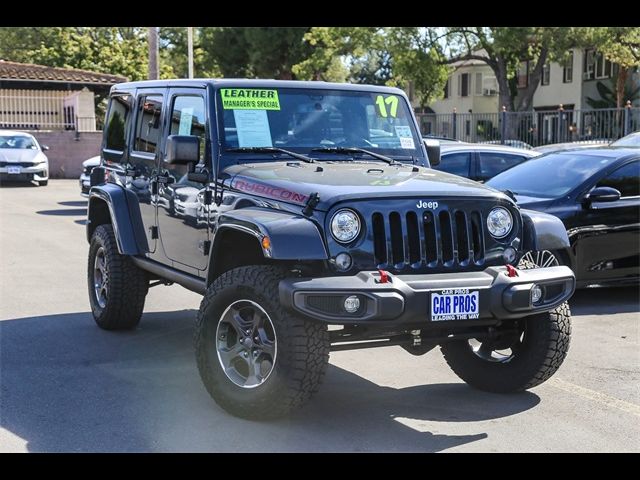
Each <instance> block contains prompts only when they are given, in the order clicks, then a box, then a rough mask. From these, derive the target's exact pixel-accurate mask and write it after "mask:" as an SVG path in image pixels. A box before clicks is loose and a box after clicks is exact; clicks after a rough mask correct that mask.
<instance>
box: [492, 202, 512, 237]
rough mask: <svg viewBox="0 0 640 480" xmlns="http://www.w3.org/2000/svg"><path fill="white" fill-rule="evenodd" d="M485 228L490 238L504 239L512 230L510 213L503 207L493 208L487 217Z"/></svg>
mask: <svg viewBox="0 0 640 480" xmlns="http://www.w3.org/2000/svg"><path fill="white" fill-rule="evenodd" d="M487 228H488V229H489V233H490V234H491V236H493V237H495V238H504V237H506V236H507V235H509V233H511V230H512V229H513V216H512V215H511V212H510V211H509V210H507V209H506V208H504V207H496V208H494V209H493V210H491V211H490V212H489V215H488V216H487Z"/></svg>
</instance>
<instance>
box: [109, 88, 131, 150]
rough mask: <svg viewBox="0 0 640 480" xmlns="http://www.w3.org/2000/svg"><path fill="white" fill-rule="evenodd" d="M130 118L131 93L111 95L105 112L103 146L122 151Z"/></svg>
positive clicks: (124, 147)
mask: <svg viewBox="0 0 640 480" xmlns="http://www.w3.org/2000/svg"><path fill="white" fill-rule="evenodd" d="M130 118H131V95H115V96H113V97H111V103H110V106H109V112H108V114H107V120H106V122H105V125H106V129H107V131H106V137H105V138H106V139H105V148H106V149H108V150H116V151H118V152H123V151H124V150H125V149H126V139H127V137H126V132H127V130H128V127H129V121H130Z"/></svg>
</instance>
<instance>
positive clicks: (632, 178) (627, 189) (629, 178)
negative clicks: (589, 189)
mask: <svg viewBox="0 0 640 480" xmlns="http://www.w3.org/2000/svg"><path fill="white" fill-rule="evenodd" d="M597 186H598V187H611V188H615V189H616V190H618V191H619V192H620V196H621V197H636V196H638V195H640V162H633V163H629V164H627V165H625V166H623V167H620V168H618V169H617V170H615V171H614V172H612V173H610V174H609V175H607V177H606V178H605V179H603V180H600V181H599V182H598V185H597Z"/></svg>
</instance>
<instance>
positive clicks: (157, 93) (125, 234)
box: [86, 79, 575, 418]
mask: <svg viewBox="0 0 640 480" xmlns="http://www.w3.org/2000/svg"><path fill="white" fill-rule="evenodd" d="M131 117H134V118H133V119H131ZM123 119H131V121H129V120H127V121H126V122H123ZM163 119H164V121H162V120H163ZM105 123H106V126H105V129H104V144H103V149H102V158H103V162H102V164H101V165H100V166H99V167H95V168H96V170H94V172H93V174H92V175H91V179H92V183H93V182H94V181H95V182H96V183H98V181H99V180H103V181H102V182H100V183H99V184H96V185H93V186H92V187H91V190H90V192H89V195H90V198H89V205H88V209H87V217H88V218H87V220H88V222H87V224H86V225H87V231H86V233H87V240H88V241H89V243H90V247H89V251H88V270H87V281H88V287H89V288H88V294H89V301H90V304H91V311H92V313H93V318H94V320H95V322H96V323H97V325H98V326H99V327H101V328H103V329H106V330H119V329H133V328H135V327H136V325H137V324H138V322H139V321H140V319H141V317H142V312H143V309H144V303H145V299H146V296H147V292H148V289H149V288H150V287H155V286H160V285H166V284H170V283H177V284H179V285H182V286H183V287H186V288H188V289H190V290H192V291H194V292H197V293H199V294H200V295H202V296H203V297H204V298H203V300H202V302H201V304H200V310H199V313H198V317H197V320H196V322H195V325H194V330H195V332H194V346H195V350H196V360H197V364H198V369H199V372H200V377H201V379H202V381H203V383H204V385H205V387H206V389H207V391H208V392H209V394H210V395H211V396H212V397H213V399H214V400H215V401H216V402H218V404H219V405H220V406H221V407H222V408H224V409H226V410H227V411H229V412H231V413H232V414H234V415H238V416H240V417H246V418H270V417H276V416H282V415H285V414H287V413H288V412H289V411H290V410H291V409H293V408H295V407H298V406H300V405H302V404H303V403H304V402H306V401H307V400H308V399H309V398H310V397H311V395H312V394H313V393H314V392H315V391H316V390H317V388H318V386H319V384H320V382H321V380H322V378H323V375H324V372H325V369H326V368H327V364H328V361H329V352H330V351H331V350H334V351H337V350H353V349H358V348H372V347H381V346H388V345H399V346H402V347H403V348H404V349H405V350H407V351H408V352H409V353H410V354H413V355H423V354H426V353H427V352H429V351H430V350H432V349H433V348H435V347H436V346H438V345H440V346H441V347H440V348H441V351H442V352H443V354H444V357H445V359H446V361H447V363H448V364H449V365H450V366H451V368H452V369H453V371H454V372H455V373H456V374H457V375H458V376H459V377H460V378H462V379H463V380H464V381H466V382H468V383H469V384H470V385H473V386H474V387H476V388H479V389H483V390H487V391H491V392H498V393H510V392H518V391H523V390H527V389H529V388H532V387H535V386H536V385H539V384H540V383H542V382H544V381H545V380H547V379H548V378H550V377H551V376H552V375H553V374H554V373H555V372H556V371H557V369H558V368H559V367H560V365H561V364H562V362H563V360H564V358H565V356H566V354H567V349H568V346H569V337H570V330H571V320H570V312H569V308H568V305H567V304H566V300H567V299H568V298H569V297H570V296H571V295H572V293H573V291H574V284H575V280H574V275H573V273H572V272H571V269H569V268H567V267H563V266H559V267H555V268H537V269H536V268H532V269H530V270H529V269H521V270H516V269H514V268H513V267H512V266H511V265H508V264H511V263H515V262H516V261H517V260H518V258H519V257H520V256H521V255H522V254H524V253H525V252H526V251H527V250H530V249H531V248H532V247H533V245H545V246H546V248H550V247H551V246H553V245H565V247H567V248H568V247H569V240H568V238H567V233H566V231H565V229H564V226H563V225H562V222H560V220H558V219H557V218H554V217H552V216H550V215H545V214H542V213H539V212H526V213H524V214H523V213H521V211H520V210H519V209H518V207H517V205H516V204H515V202H514V201H513V200H512V199H511V198H509V196H507V195H506V194H504V193H501V192H498V191H496V190H494V189H492V188H488V187H486V186H484V185H481V184H479V183H477V182H474V181H472V180H469V179H466V178H461V177H458V176H455V175H450V174H447V173H444V172H438V171H434V170H432V169H430V168H429V165H430V163H434V164H436V163H438V161H439V154H438V153H437V150H436V147H437V145H436V146H434V147H433V148H432V147H431V146H429V145H427V144H426V142H427V140H425V141H424V142H423V141H422V139H421V137H420V135H419V130H418V123H417V121H416V119H415V116H414V115H413V111H412V109H411V104H410V103H409V99H408V98H407V96H406V94H405V93H404V92H403V91H402V90H399V89H396V88H390V87H382V86H374V85H349V84H344V83H341V84H332V83H324V82H291V81H282V80H238V79H223V80H202V79H199V80H163V81H145V82H133V83H124V84H119V85H115V86H113V87H112V88H111V93H110V99H109V106H108V110H107V116H106V121H105ZM123 125H124V128H123ZM372 126H375V128H372ZM125 139H131V141H130V142H126V141H125ZM98 173H102V174H106V175H98ZM184 175H186V178H187V180H188V181H189V182H193V183H195V184H196V185H197V188H196V187H188V186H185V187H183V188H182V189H175V188H173V189H172V188H171V187H172V186H173V185H175V184H177V183H179V179H180V178H181V177H182V176H184ZM187 188H189V189H191V188H193V189H192V190H189V191H187V192H186V193H185V195H184V196H181V190H186V189H187ZM167 190H172V191H171V192H168V191H167ZM196 191H197V192H198V193H197V194H195V192H196ZM160 198H164V199H165V201H164V204H160V203H159V201H158V199H160ZM172 198H173V203H174V205H175V213H176V216H179V217H183V218H185V220H186V218H190V219H193V218H194V216H195V217H196V221H193V220H189V221H188V222H187V221H179V218H174V217H172V216H171V215H170V214H169V215H167V214H164V213H163V211H162V210H163V209H166V208H169V209H171V199H172ZM169 212H170V210H169ZM187 216H188V217H187ZM203 227H204V228H203ZM530 266H533V267H535V266H534V265H530ZM167 294H168V295H170V294H171V292H167ZM329 325H336V326H339V327H341V328H337V329H333V328H332V329H329V328H328V327H329ZM158 354H159V355H161V354H162V352H158ZM380 361H383V360H380Z"/></svg>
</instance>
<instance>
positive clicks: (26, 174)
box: [0, 163, 49, 182]
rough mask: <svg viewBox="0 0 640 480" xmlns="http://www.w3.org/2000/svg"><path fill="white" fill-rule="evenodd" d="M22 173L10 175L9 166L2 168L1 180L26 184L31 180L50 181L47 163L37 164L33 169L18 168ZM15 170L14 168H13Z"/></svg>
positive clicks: (0, 170) (0, 169) (0, 172)
mask: <svg viewBox="0 0 640 480" xmlns="http://www.w3.org/2000/svg"><path fill="white" fill-rule="evenodd" d="M18 168H19V169H20V170H19V172H20V173H9V166H6V167H0V180H2V181H5V182H10V181H15V182H25V181H30V180H48V179H49V167H48V166H47V164H46V163H37V164H34V165H33V166H32V167H18ZM12 170H13V168H12Z"/></svg>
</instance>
